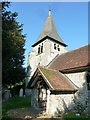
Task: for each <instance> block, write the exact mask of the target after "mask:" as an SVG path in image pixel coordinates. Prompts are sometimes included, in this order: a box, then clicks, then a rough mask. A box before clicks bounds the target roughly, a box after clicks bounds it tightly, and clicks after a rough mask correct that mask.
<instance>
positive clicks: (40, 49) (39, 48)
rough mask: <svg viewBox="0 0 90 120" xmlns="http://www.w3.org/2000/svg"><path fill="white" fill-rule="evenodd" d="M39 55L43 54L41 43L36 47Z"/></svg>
mask: <svg viewBox="0 0 90 120" xmlns="http://www.w3.org/2000/svg"><path fill="white" fill-rule="evenodd" d="M41 53H43V43H42V45H39V47H38V54H41Z"/></svg>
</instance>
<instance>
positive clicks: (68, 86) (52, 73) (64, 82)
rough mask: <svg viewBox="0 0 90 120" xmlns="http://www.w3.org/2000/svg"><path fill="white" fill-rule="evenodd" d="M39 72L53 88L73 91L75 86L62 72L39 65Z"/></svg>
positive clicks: (75, 88)
mask: <svg viewBox="0 0 90 120" xmlns="http://www.w3.org/2000/svg"><path fill="white" fill-rule="evenodd" d="M39 70H40V73H41V74H42V76H43V77H44V78H45V79H46V81H48V82H49V84H50V85H51V86H52V88H53V90H61V91H64V90H65V91H66V90H67V91H75V90H77V87H76V86H75V85H74V84H73V83H72V82H71V80H70V79H69V78H68V77H67V76H66V75H64V74H63V73H61V72H59V71H57V70H51V69H46V68H43V67H39Z"/></svg>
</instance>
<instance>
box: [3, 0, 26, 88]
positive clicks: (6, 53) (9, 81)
mask: <svg viewBox="0 0 90 120" xmlns="http://www.w3.org/2000/svg"><path fill="white" fill-rule="evenodd" d="M9 6H10V3H9V2H2V61H3V62H2V68H3V69H2V78H3V80H2V84H3V85H4V86H10V88H11V86H17V83H20V82H23V80H24V78H25V68H23V66H22V65H23V63H24V52H25V49H24V46H25V35H23V34H22V30H23V29H22V27H23V25H22V24H20V23H19V22H17V21H16V18H17V16H18V14H17V13H16V12H14V13H12V12H11V11H7V9H6V8H9Z"/></svg>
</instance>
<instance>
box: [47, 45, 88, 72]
mask: <svg viewBox="0 0 90 120" xmlns="http://www.w3.org/2000/svg"><path fill="white" fill-rule="evenodd" d="M89 50H90V45H86V46H83V47H80V48H78V49H75V50H72V51H70V52H66V53H64V54H62V55H59V56H58V57H57V58H56V59H54V60H53V61H52V62H51V63H50V64H49V65H48V66H47V68H49V69H53V70H60V71H64V70H70V69H75V68H76V69H77V68H83V67H85V66H89V65H90V59H89V57H88V56H89V52H90V51H89Z"/></svg>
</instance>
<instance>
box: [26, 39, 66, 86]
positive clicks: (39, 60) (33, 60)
mask: <svg viewBox="0 0 90 120" xmlns="http://www.w3.org/2000/svg"><path fill="white" fill-rule="evenodd" d="M42 43H43V53H41V54H38V48H39V45H42ZM54 43H55V42H53V41H51V40H49V39H46V40H44V41H43V42H41V43H40V44H38V45H36V46H35V47H33V49H32V51H31V52H30V53H29V55H28V73H27V76H28V77H27V79H26V86H27V84H28V82H29V81H30V78H31V77H32V75H33V73H34V72H35V70H36V68H37V66H38V64H39V65H40V66H46V65H48V64H49V63H50V62H51V61H52V60H53V59H54V58H55V57H56V56H57V55H58V54H63V53H65V52H67V50H66V47H64V46H62V45H60V44H57V43H55V44H56V46H58V45H59V47H60V51H58V50H57V49H56V50H55V49H54Z"/></svg>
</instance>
